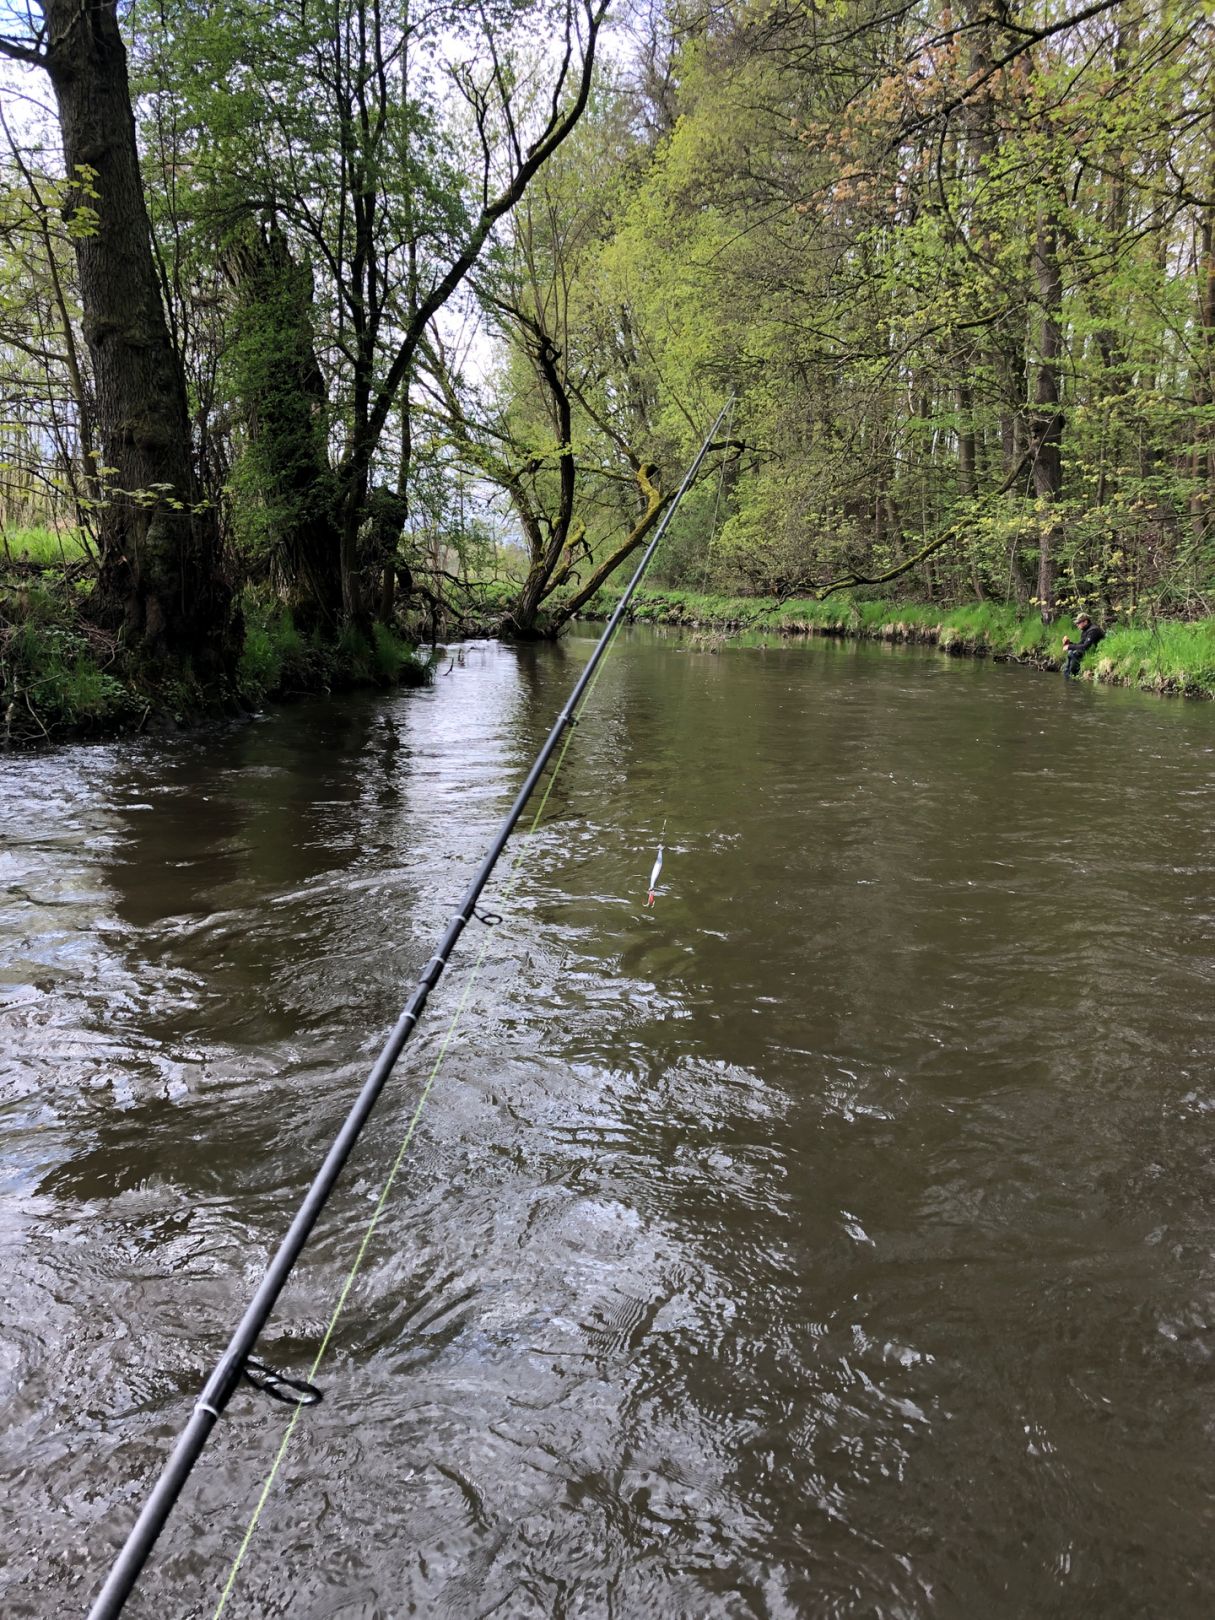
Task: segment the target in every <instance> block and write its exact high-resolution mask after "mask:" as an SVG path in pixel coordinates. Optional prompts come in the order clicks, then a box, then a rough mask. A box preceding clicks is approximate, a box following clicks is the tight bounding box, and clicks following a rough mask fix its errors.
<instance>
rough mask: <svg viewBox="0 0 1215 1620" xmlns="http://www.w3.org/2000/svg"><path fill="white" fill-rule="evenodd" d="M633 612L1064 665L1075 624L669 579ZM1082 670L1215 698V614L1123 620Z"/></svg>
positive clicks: (1085, 675) (993, 606) (1095, 676)
mask: <svg viewBox="0 0 1215 1620" xmlns="http://www.w3.org/2000/svg"><path fill="white" fill-rule="evenodd" d="M619 600H620V597H619V593H608V592H604V591H601V592H600V593H599V595H598V596H597V597H596V598H595V602H594V608H595V612H594V613H593V614H587V615H586V617H599V616H600V615H603V616H606V615H607V614H608V613H610V612H611V610H612V608H613V607H614V606H615V604H616V603H617V602H618V601H619ZM628 617H629V619H630V621H631V622H633V623H637V624H671V625H680V626H683V627H684V628H687V629H691V630H696V631H702V632H705V633H712V634H719V635H723V636H730V635H737V634H739V633H742V632H746V631H766V632H768V633H770V634H774V635H782V636H806V635H820V636H849V637H855V638H857V639H858V640H864V641H888V642H908V643H917V644H920V645H926V646H934V647H939V648H941V650H942V651H943V652H947V653H951V654H954V655H957V656H964V655H969V656H971V657H977V658H998V659H1004V660H1007V661H1009V662H1015V663H1019V664H1028V665H1030V666H1032V667H1033V668H1035V669H1041V670H1054V671H1056V672H1057V671H1058V670H1059V668H1060V644H1061V642H1062V639H1063V637H1064V635H1065V634H1067V633H1068V630H1069V625H1068V624H1067V622H1066V621H1063V620H1060V621H1058V622H1056V623H1055V624H1053V625H1050V626H1049V627H1048V626H1046V625H1044V624H1043V623H1042V620H1041V617H1040V616H1039V615H1037V614H1033V615H1029V614H1020V613H1018V612H1017V610H1016V609H1015V608H1013V607H1007V606H1004V605H1001V604H997V603H993V602H981V603H975V604H973V605H971V606H969V607H959V608H942V607H938V606H934V605H933V604H931V603H917V602H889V601H864V602H862V601H856V600H854V599H852V598H851V597H847V596H843V595H840V596H833V597H828V598H827V600H826V601H822V602H820V601H818V600H816V599H814V598H804V597H798V598H794V599H790V600H788V601H784V602H781V601H777V600H776V599H775V598H772V597H742V596H704V595H700V594H698V593H696V592H693V591H676V590H659V589H650V590H646V589H643V590H641V591H639V592H638V593H637V595H636V597H635V598H634V600H633V603H632V605H631V607H630V610H629V615H628ZM1074 633H1075V632H1074V631H1073V632H1072V634H1073V635H1074ZM1080 678H1081V680H1087V681H1096V682H1100V683H1104V684H1106V685H1111V686H1134V687H1138V688H1139V689H1140V690H1143V691H1148V692H1157V693H1160V694H1162V695H1173V696H1183V697H1196V698H1215V618H1206V619H1196V620H1190V621H1180V620H1169V619H1160V620H1156V621H1154V622H1151V623H1149V622H1129V623H1126V624H1117V625H1114V626H1112V627H1111V628H1110V629H1109V630H1108V632H1107V634H1106V637H1105V639H1104V641H1102V642H1101V644H1100V646H1099V647H1098V648H1097V649H1096V650H1095V652H1093V653H1091V654H1090V655H1089V656H1088V657H1087V658H1086V659H1085V661H1084V665H1083V667H1082V669H1081V673H1080Z"/></svg>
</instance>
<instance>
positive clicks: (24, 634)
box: [0, 531, 427, 750]
mask: <svg viewBox="0 0 1215 1620" xmlns="http://www.w3.org/2000/svg"><path fill="white" fill-rule="evenodd" d="M27 532H28V531H27ZM48 551H49V546H48V547H43V548H42V549H41V552H39V551H35V550H34V549H33V548H30V549H28V550H27V549H26V548H22V551H21V552H20V553H18V552H17V550H16V548H15V547H14V548H12V549H11V550H10V552H9V554H8V555H7V556H5V555H4V554H3V553H0V750H3V749H11V748H21V747H29V746H33V745H36V744H38V743H42V742H48V741H62V740H66V739H68V738H71V737H104V736H113V735H116V734H118V733H121V732H125V731H142V730H145V729H151V728H159V729H173V728H175V727H180V726H187V725H190V724H192V723H195V722H197V721H199V720H202V719H206V718H208V717H214V716H217V715H223V714H228V715H238V714H241V713H248V712H249V711H251V710H254V709H257V708H259V707H261V706H262V704H264V703H266V702H267V701H269V700H272V699H285V698H292V697H297V696H303V695H305V694H308V693H318V692H335V691H346V690H351V689H353V688H356V687H361V686H391V685H420V684H422V683H423V682H424V681H425V680H426V679H427V666H426V664H425V663H424V661H423V660H421V659H419V657H418V656H417V653H416V651H415V649H414V647H413V646H412V644H411V643H410V642H408V641H407V640H405V639H404V638H403V637H402V636H400V635H398V634H396V633H394V632H393V631H391V630H388V629H386V628H385V627H384V626H383V625H375V626H373V628H372V629H371V631H370V632H369V633H368V634H364V633H363V632H361V631H359V630H355V629H346V630H344V631H342V633H341V634H340V635H339V636H338V637H337V638H333V637H329V636H325V635H322V634H320V633H319V632H312V633H307V632H304V631H302V630H300V629H299V628H298V627H297V626H296V624H295V622H294V620H293V619H292V617H291V614H290V613H289V612H288V611H287V609H286V608H284V607H283V606H282V605H281V603H279V602H277V601H275V600H272V599H267V598H266V597H265V596H263V595H259V593H257V592H256V591H253V590H251V589H249V590H246V591H245V593H244V596H243V597H242V601H241V607H242V611H243V615H244V621H245V640H244V650H243V652H242V654H241V658H240V662H239V664H238V665H237V668H236V669H235V671H234V672H233V674H232V676H231V677H230V679H229V680H228V681H227V682H226V683H225V684H224V685H223V687H222V689H218V690H217V689H216V688H214V687H208V688H206V689H204V688H202V687H200V686H199V685H198V683H197V682H196V681H195V680H194V679H193V678H192V676H191V674H190V672H189V670H188V669H184V668H183V669H181V670H179V671H176V672H174V671H172V670H166V669H165V668H163V667H159V668H157V669H156V670H155V671H148V670H146V669H143V668H141V667H140V666H139V665H138V664H137V663H136V662H135V661H133V660H132V659H131V658H129V657H128V656H127V654H126V650H125V648H124V647H123V645H122V643H121V640H120V639H119V638H118V637H116V636H114V635H112V634H109V633H107V632H106V631H104V630H100V629H98V628H97V627H96V626H95V625H93V624H91V623H90V622H89V619H88V615H87V613H86V612H85V607H86V604H87V597H88V589H89V585H90V581H91V572H90V570H89V567H88V563H87V558H86V557H85V555H84V554H83V553H82V552H81V551H79V549H74V550H73V553H72V555H71V557H70V559H68V565H67V566H66V567H65V566H63V564H62V563H61V562H60V560H59V546H58V540H57V539H56V541H55V546H54V552H53V554H52V555H46V554H44V553H46V552H48ZM56 565H58V566H56Z"/></svg>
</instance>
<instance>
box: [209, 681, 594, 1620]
mask: <svg viewBox="0 0 1215 1620" xmlns="http://www.w3.org/2000/svg"><path fill="white" fill-rule="evenodd" d="M604 662H606V659H605V660H604ZM602 669H603V663H601V664H600V666H599V669H597V670H596V671H595V678H594V680H592V682H591V684H590V686H588V687H587V690H586V697H585V699H584V700H583V704H582V707H583V708H585V707H586V704H587V703H588V702H589V701H590V698H591V694H592V693H593V692H594V690H595V685H596V683H597V682H598V680H599V675H600V672H601V671H602ZM573 735H574V733H573V729H572V728H571V729H569V730H567V732H566V734H565V740H564V742H563V743H562V745H561V752H560V754H559V755H558V756H557V761H556V764H555V765H554V766H553V769H552V772H551V774H550V776H549V779H548V782H547V784H546V785H545V789H544V795H543V797H542V798H541V800H540V804H539V807H538V808H537V810H536V814H535V816H534V817H533V819H532V824H531V826H530V827H529V828H528V829H527V835H526V836H527V842H526V844H524V845H521V846H520V848H519V850H518V851H517V852H516V854H515V858H514V860H513V861H512V862H511V866H510V871H509V872H508V873H507V881H506V887H505V889H504V890H503V892H502V904H503V906H505V905H506V904H507V903H508V902H509V901H510V899H511V897H512V896H513V894H514V891H515V884H516V882H517V881H518V876H519V868H520V865H521V863H522V861H523V857H524V855H525V854H526V852H527V850H528V849H530V848H531V840H532V837H533V836H534V834H535V832H536V829H537V827H538V826H539V825H540V818H541V817H542V816H543V814H544V810H545V806H546V805H547V804H548V800H549V795H550V794H551V793H552V791H553V784H554V783H555V782H556V780H557V776H558V774H559V773H560V770H561V767H562V765H563V764H564V763H565V756H566V753H567V751H568V749H569V745H570V742H571V741H572V740H573ZM490 938H491V936H490V934H489V932H488V930H487V931H486V934H485V938H484V939H483V940H482V942H481V949H480V951H479V952H478V953H477V959H476V961H475V962H474V963H473V968H472V972H471V973H470V974H469V977H468V983H467V984H466V985H465V986H464V992H463V994H462V995H461V997H460V1000H459V1002H458V1003H457V1006H456V1010H455V1012H454V1013H453V1014H452V1017H451V1022H450V1023H449V1024H448V1026H447V1030H446V1032H445V1034H444V1036H443V1040H442V1043H441V1045H440V1047H439V1052H438V1056H437V1057H436V1058H435V1060H434V1064H433V1066H432V1067H431V1070H430V1073H429V1074H428V1075H427V1077H426V1081H425V1084H424V1085H423V1087H422V1090H421V1092H420V1094H419V1096H418V1100H417V1103H416V1105H415V1107H414V1110H413V1113H412V1114H411V1115H410V1118H409V1124H408V1125H407V1126H406V1129H405V1135H404V1137H403V1138H402V1139H401V1145H400V1147H399V1148H398V1149H397V1156H396V1158H395V1159H394V1160H393V1163H392V1168H391V1169H390V1170H389V1172H388V1177H387V1180H386V1181H385V1182H384V1185H383V1188H382V1189H381V1191H380V1196H379V1198H378V1199H377V1200H376V1206H375V1208H374V1209H373V1210H372V1212H371V1218H370V1220H369V1221H368V1222H367V1226H366V1229H365V1230H364V1232H363V1238H362V1241H361V1242H360V1244H359V1246H358V1250H357V1251H356V1253H355V1257H354V1260H353V1262H352V1263H351V1266H350V1270H349V1271H348V1272H347V1273H346V1277H345V1280H344V1282H343V1283H342V1287H341V1291H340V1292H339V1294H338V1297H337V1303H336V1305H334V1307H333V1312H332V1314H331V1316H330V1318H329V1321H328V1324H327V1325H326V1328H325V1333H324V1336H323V1338H322V1339H321V1343H320V1348H319V1349H318V1350H317V1352H316V1357H315V1359H314V1360H313V1363H312V1366H311V1367H310V1368H309V1369H308V1382H309V1383H311V1382H312V1381H313V1379H315V1377H316V1375H317V1373H318V1372H319V1371H320V1367H321V1363H322V1362H323V1361H324V1359H325V1352H326V1351H327V1350H328V1349H329V1341H330V1340H331V1339H332V1337H333V1332H334V1329H335V1328H336V1327H337V1324H338V1318H339V1317H340V1316H341V1314H342V1311H343V1309H344V1307H345V1304H346V1300H347V1299H348V1297H349V1295H350V1290H351V1289H352V1288H353V1287H354V1284H355V1281H356V1279H357V1278H358V1275H359V1272H360V1271H361V1270H362V1266H363V1261H364V1259H365V1258H366V1255H367V1250H368V1248H369V1246H370V1244H371V1239H372V1237H373V1236H374V1235H375V1229H376V1227H377V1226H378V1225H379V1223H380V1216H381V1215H382V1214H383V1213H384V1209H385V1207H386V1205H387V1203H388V1198H389V1195H390V1194H391V1192H392V1187H393V1183H394V1182H395V1181H396V1179H397V1173H398V1171H399V1170H400V1168H401V1166H402V1164H403V1163H404V1162H405V1156H406V1154H407V1153H408V1152H409V1148H410V1144H411V1143H412V1141H413V1137H414V1132H415V1131H416V1130H417V1126H418V1121H419V1119H421V1117H422V1110H423V1109H424V1108H425V1106H426V1103H427V1100H428V1098H429V1097H430V1093H431V1091H432V1090H433V1088H434V1083H435V1080H436V1078H437V1076H438V1073H439V1070H440V1068H441V1067H442V1064H443V1059H444V1058H445V1057H446V1056H447V1048H448V1047H449V1046H450V1045H451V1041H452V1037H453V1036H454V1035H455V1033H456V1030H457V1029H458V1027H459V1024H460V1020H461V1018H462V1017H463V1015H464V1009H465V1007H466V1006H467V1005H468V999H469V997H470V995H471V994H472V991H473V988H474V986H475V985H476V983H477V980H478V979H479V978H480V975H481V968H482V966H483V965H484V962H485V958H486V956H487V954H488V952H489V946H490ZM303 1410H304V1408H303V1406H302V1405H297V1406H296V1408H295V1410H294V1411H293V1412H292V1414H291V1421H290V1423H288V1425H287V1428H286V1432H285V1433H284V1435H283V1438H282V1441H281V1442H280V1444H279V1448H278V1451H277V1452H276V1453H275V1457H274V1461H273V1462H272V1463H271V1465H270V1471H269V1473H268V1474H267V1475H266V1478H265V1480H264V1481H263V1483H262V1488H261V1492H260V1494H259V1496H258V1499H257V1504H256V1506H255V1507H254V1509H253V1512H252V1514H251V1515H250V1518H249V1522H248V1524H247V1525H246V1526H245V1534H244V1537H243V1538H242V1540H241V1544H240V1547H239V1548H238V1550H237V1553H236V1557H235V1558H234V1559H233V1560H232V1565H231V1568H230V1569H229V1570H228V1578H227V1580H226V1582H225V1583H224V1589H223V1591H222V1592H221V1593H220V1597H219V1602H218V1603H217V1604H216V1606H215V1612H214V1614H213V1616H212V1620H220V1616H221V1615H222V1614H223V1612H224V1609H225V1607H226V1605H227V1602H228V1599H229V1598H230V1597H231V1596H232V1591H233V1588H234V1587H235V1585H236V1578H237V1575H238V1574H239V1573H240V1568H241V1565H242V1564H243V1563H244V1561H245V1556H246V1554H247V1553H248V1551H249V1548H250V1546H251V1544H252V1541H253V1537H254V1534H255V1533H256V1531H257V1527H258V1524H259V1523H260V1521H261V1516H262V1512H263V1510H264V1508H265V1506H266V1503H267V1502H268V1501H269V1499H270V1492H271V1491H272V1490H273V1489H274V1482H275V1480H276V1479H277V1478H278V1474H279V1470H280V1469H281V1467H282V1465H283V1461H284V1459H285V1457H286V1455H287V1450H288V1448H289V1446H290V1445H291V1437H292V1435H293V1434H294V1433H295V1426H296V1424H297V1423H298V1422H299V1417H300V1413H301V1412H302V1411H303Z"/></svg>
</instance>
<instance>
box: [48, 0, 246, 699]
mask: <svg viewBox="0 0 1215 1620" xmlns="http://www.w3.org/2000/svg"><path fill="white" fill-rule="evenodd" d="M43 16H44V20H45V27H44V29H43V32H42V38H41V41H40V47H41V48H40V50H39V52H38V54H37V56H36V57H31V58H30V59H35V60H37V61H38V62H39V63H40V65H41V66H43V67H45V68H46V70H47V72H48V73H49V75H50V79H51V84H52V86H53V88H54V92H55V99H56V102H57V104H58V111H59V123H60V128H61V131H62V136H63V153H64V161H65V164H66V167H67V173H68V175H69V177H71V178H75V179H78V180H79V182H80V183H79V185H78V187H77V189H76V190H75V191H74V193H73V194H72V198H71V201H70V204H69V208H70V210H71V212H72V214H73V215H74V216H75V223H76V226H77V230H78V234H77V237H76V259H77V265H78V269H79V275H80V298H81V306H82V309H83V317H84V318H83V328H84V337H85V343H86V345H87V347H88V351H89V357H90V360H91V363H92V370H93V387H94V397H95V402H96V415H95V428H96V434H97V440H98V449H99V452H100V456H101V459H102V463H103V468H102V469H99V476H100V480H101V482H102V484H103V485H104V489H105V492H106V496H105V501H104V505H103V507H102V510H101V512H100V514H99V521H98V525H97V537H98V544H99V547H100V552H101V571H100V579H99V585H98V595H97V602H98V604H99V607H100V610H101V613H102V615H103V616H104V617H105V618H106V619H108V620H109V621H110V622H111V623H116V624H120V625H121V626H123V628H124V629H125V631H126V634H127V636H128V637H129V639H130V641H131V643H132V644H133V645H135V646H137V647H138V648H140V649H141V650H142V651H144V652H145V653H147V654H149V655H150V656H152V657H154V658H164V657H174V658H178V657H180V658H185V659H187V660H189V661H191V662H192V663H193V664H194V665H195V666H196V667H197V668H198V669H199V671H200V673H202V674H204V675H206V674H212V673H216V672H217V671H218V669H219V668H221V667H222V666H223V665H224V664H226V663H227V662H228V661H229V659H230V657H231V656H232V654H233V652H234V651H235V641H236V636H235V634H234V626H233V615H232V593H231V588H230V586H229V583H228V581H227V579H226V578H225V576H224V572H223V568H222V564H221V554H220V543H219V526H218V518H217V514H216V512H215V510H214V509H213V508H212V507H210V506H209V505H208V504H207V503H206V502H205V501H204V500H203V498H202V490H201V489H200V486H199V481H198V477H197V474H196V471H195V467H194V462H193V456H192V452H191V442H190V428H189V416H188V411H187V404H186V388H185V379H184V375H183V372H182V367H181V364H180V361H179V359H178V356H177V354H176V353H175V351H174V349H173V345H172V342H171V340H170V336H169V329H168V323H167V321H166V319H165V312H164V305H163V303H162V301H161V294H160V287H159V284H158V282H157V278H156V271H155V265H154V262H153V257H152V241H151V228H150V225H149V222H148V215H147V210H146V207H145V205H144V197H143V189H142V184H141V180H140V173H139V158H138V154H137V151H136V146H135V120H134V115H133V113H132V109H131V96H130V88H129V84H128V79H127V57H126V50H125V48H124V46H123V42H122V37H121V35H120V33H119V29H118V16H117V8H116V6H115V4H114V3H112V0H103V3H101V4H96V3H91V4H81V3H80V0H45V4H44V6H43ZM94 216H95V217H94Z"/></svg>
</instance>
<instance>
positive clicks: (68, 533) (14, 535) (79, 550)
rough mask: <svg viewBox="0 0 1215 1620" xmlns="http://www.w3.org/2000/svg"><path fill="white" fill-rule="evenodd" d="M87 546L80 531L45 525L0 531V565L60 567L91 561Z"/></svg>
mask: <svg viewBox="0 0 1215 1620" xmlns="http://www.w3.org/2000/svg"><path fill="white" fill-rule="evenodd" d="M90 556H91V553H90V551H89V549H88V545H87V543H86V542H85V541H84V539H83V538H82V537H81V534H80V530H79V529H76V528H63V529H52V528H48V527H46V526H45V525H43V524H35V525H33V526H31V527H28V528H20V529H16V528H5V529H0V562H7V561H8V560H9V558H11V559H12V561H13V562H17V563H37V564H40V565H41V566H43V567H56V566H60V565H62V564H64V563H77V562H83V561H86V560H88V559H89V557H90Z"/></svg>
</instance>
